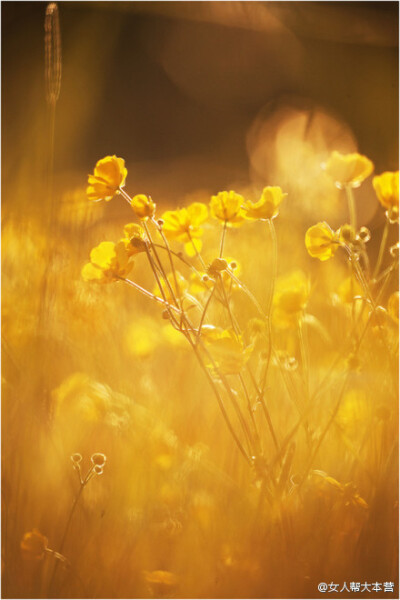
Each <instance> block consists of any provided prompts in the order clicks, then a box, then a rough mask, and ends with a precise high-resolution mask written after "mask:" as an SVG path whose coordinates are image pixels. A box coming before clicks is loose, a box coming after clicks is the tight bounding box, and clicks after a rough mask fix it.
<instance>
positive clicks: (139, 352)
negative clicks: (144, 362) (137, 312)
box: [125, 318, 160, 358]
mask: <svg viewBox="0 0 400 600" xmlns="http://www.w3.org/2000/svg"><path fill="white" fill-rule="evenodd" d="M125 340H126V345H127V347H128V349H129V351H130V352H131V353H132V354H133V355H134V356H136V357H138V358H148V357H149V356H151V354H153V352H154V350H155V349H156V348H157V347H158V345H159V343H160V331H159V327H158V324H156V323H155V322H154V320H153V319H147V318H141V319H140V320H139V321H135V322H134V323H132V325H131V326H130V327H128V331H127V334H126V336H125Z"/></svg>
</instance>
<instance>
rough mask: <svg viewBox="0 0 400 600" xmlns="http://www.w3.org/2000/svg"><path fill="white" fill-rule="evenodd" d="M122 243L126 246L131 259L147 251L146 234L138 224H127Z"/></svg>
mask: <svg viewBox="0 0 400 600" xmlns="http://www.w3.org/2000/svg"><path fill="white" fill-rule="evenodd" d="M120 241H121V242H123V244H124V245H125V249H126V252H127V254H128V256H129V257H130V256H134V255H135V254H139V252H144V251H145V250H146V236H145V232H144V230H143V229H142V228H141V227H140V225H138V224H137V223H127V224H126V225H125V227H124V237H123V238H121V240H120Z"/></svg>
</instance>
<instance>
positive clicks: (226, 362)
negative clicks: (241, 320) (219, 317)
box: [201, 326, 253, 375]
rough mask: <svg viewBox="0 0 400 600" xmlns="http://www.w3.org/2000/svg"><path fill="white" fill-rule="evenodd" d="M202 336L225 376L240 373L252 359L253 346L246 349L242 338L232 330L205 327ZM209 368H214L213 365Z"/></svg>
mask: <svg viewBox="0 0 400 600" xmlns="http://www.w3.org/2000/svg"><path fill="white" fill-rule="evenodd" d="M201 335H202V338H203V340H204V341H205V343H206V345H207V348H208V350H209V351H210V354H211V356H212V358H213V360H214V361H215V363H216V365H217V367H218V369H219V371H220V372H221V373H222V374H223V375H234V374H237V373H240V371H241V370H242V369H243V367H244V366H245V364H246V362H247V361H248V360H249V358H250V355H251V353H252V351H253V346H247V347H245V345H244V342H243V339H242V336H239V335H236V334H235V332H234V331H233V330H232V329H221V328H219V327H213V328H208V327H207V326H203V327H202V330H201ZM206 360H207V359H206ZM208 366H209V367H210V368H213V365H212V364H209V365H208Z"/></svg>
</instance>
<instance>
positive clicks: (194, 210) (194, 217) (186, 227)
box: [162, 202, 208, 256]
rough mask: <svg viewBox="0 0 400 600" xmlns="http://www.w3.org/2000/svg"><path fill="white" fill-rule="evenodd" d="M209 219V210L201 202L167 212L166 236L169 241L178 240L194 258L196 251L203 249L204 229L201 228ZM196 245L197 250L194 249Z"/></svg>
mask: <svg viewBox="0 0 400 600" xmlns="http://www.w3.org/2000/svg"><path fill="white" fill-rule="evenodd" d="M207 218H208V209H207V206H206V205H205V204H202V203H201V202H193V203H192V204H190V205H189V206H188V207H186V208H180V209H178V210H167V211H166V212H165V213H164V214H163V215H162V220H163V221H164V224H163V226H162V229H163V232H164V234H165V236H166V237H167V238H168V239H169V240H176V241H178V242H183V243H184V244H185V251H186V253H187V254H188V255H189V256H194V255H195V254H196V250H197V251H198V252H199V251H200V250H201V248H202V243H201V240H200V239H199V238H200V237H201V236H202V235H203V229H202V228H201V227H200V225H202V224H203V223H204V222H205V221H206V220H207ZM193 245H195V248H196V250H195V249H194V248H193Z"/></svg>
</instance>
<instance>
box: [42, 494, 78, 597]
mask: <svg viewBox="0 0 400 600" xmlns="http://www.w3.org/2000/svg"><path fill="white" fill-rule="evenodd" d="M85 485H86V482H81V483H80V487H79V491H78V493H77V495H76V496H75V500H74V502H73V504H72V507H71V510H70V512H69V515H68V518H67V522H66V525H65V529H64V533H63V536H62V538H61V542H60V547H59V554H60V555H61V554H62V551H63V549H64V545H65V541H66V539H67V535H68V532H69V528H70V525H71V521H72V517H73V516H74V512H75V509H76V507H77V505H78V501H79V498H80V497H81V495H82V492H83V489H84V487H85ZM58 565H59V561H56V562H55V564H54V569H53V573H52V575H51V578H50V581H49V587H48V592H49V593H48V595H49V596H50V595H51V594H52V590H53V585H54V580H55V576H56V573H57V569H58Z"/></svg>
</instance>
